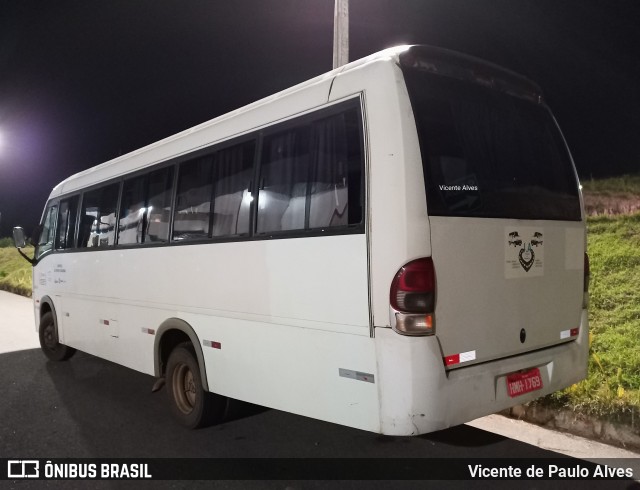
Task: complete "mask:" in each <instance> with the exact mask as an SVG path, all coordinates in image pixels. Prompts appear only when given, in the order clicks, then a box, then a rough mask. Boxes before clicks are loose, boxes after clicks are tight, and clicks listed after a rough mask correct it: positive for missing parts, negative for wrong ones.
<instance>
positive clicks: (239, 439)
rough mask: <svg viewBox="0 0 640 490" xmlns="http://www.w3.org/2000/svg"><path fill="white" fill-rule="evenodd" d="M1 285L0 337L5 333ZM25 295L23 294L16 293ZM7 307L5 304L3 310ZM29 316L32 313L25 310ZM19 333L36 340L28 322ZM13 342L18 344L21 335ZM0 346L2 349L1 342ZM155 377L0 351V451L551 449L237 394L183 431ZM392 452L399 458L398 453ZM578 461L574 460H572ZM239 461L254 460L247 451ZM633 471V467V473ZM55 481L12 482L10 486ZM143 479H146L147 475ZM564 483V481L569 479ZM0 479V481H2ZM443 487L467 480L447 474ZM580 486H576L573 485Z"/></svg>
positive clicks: (213, 454)
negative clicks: (289, 408) (339, 421)
mask: <svg viewBox="0 0 640 490" xmlns="http://www.w3.org/2000/svg"><path fill="white" fill-rule="evenodd" d="M5 299H6V298H5V297H4V293H3V295H2V297H0V343H2V342H3V341H4V340H6V339H8V338H13V337H15V338H18V337H20V335H22V333H21V334H20V335H15V336H14V335H12V334H11V331H12V330H13V327H14V324H13V321H12V322H11V323H8V318H9V317H10V316H9V314H8V311H7V303H6V302H3V300H5ZM22 304H23V305H30V302H28V301H27V303H24V302H23V303H22ZM23 308H24V306H23ZM5 313H6V314H5ZM29 320H30V321H32V320H31V319H29ZM29 332H30V333H28V334H25V335H26V336H25V338H24V339H22V340H24V341H25V342H27V343H29V342H31V343H32V345H31V347H34V345H33V344H34V343H36V344H37V337H36V336H35V332H33V329H30V330H29ZM20 344H21V345H24V344H23V343H22V341H21V342H20ZM0 352H2V350H0ZM152 384H153V378H152V377H150V376H147V375H143V374H140V373H137V372H134V371H131V370H129V369H126V368H123V367H121V366H119V365H116V364H113V363H110V362H107V361H104V360H102V359H98V358H96V357H93V356H90V355H88V354H84V353H81V352H79V353H77V354H76V355H75V356H74V357H73V358H72V359H71V360H70V361H68V362H63V363H54V362H51V361H48V360H46V358H45V357H44V355H43V354H42V353H41V352H40V351H39V349H36V348H26V349H24V350H14V351H9V352H7V351H4V352H3V353H0V386H1V387H2V388H3V389H2V395H1V397H0V457H11V458H65V457H70V458H401V459H402V458H470V459H472V460H475V461H478V462H481V460H482V458H549V457H558V456H559V454H558V453H555V452H553V451H548V450H545V449H541V448H539V447H536V446H534V445H530V444H526V443H523V442H520V441H517V440H514V439H510V438H507V437H503V436H500V435H496V434H494V433H491V432H488V431H485V430H482V429H479V428H476V427H471V426H468V425H462V426H458V427H455V428H452V429H448V430H444V431H440V432H436V433H432V434H427V435H423V436H418V437H388V436H380V435H377V434H373V433H369V432H364V431H361V430H356V429H351V428H347V427H342V426H338V425H335V424H330V423H326V422H321V421H318V420H313V419H309V418H306V417H301V416H297V415H292V414H288V413H285V412H281V411H277V410H268V409H264V408H261V407H257V406H253V405H249V404H241V403H238V404H237V407H236V408H237V414H236V416H235V418H233V419H231V420H229V421H227V422H225V423H223V424H221V425H218V426H214V427H210V428H207V429H202V430H197V431H188V430H185V429H183V428H182V427H179V426H177V425H176V424H175V423H174V422H173V420H172V419H171V417H170V414H169V411H168V409H167V400H166V396H167V394H166V392H165V391H164V390H163V391H161V392H159V393H151V386H152ZM396 461H399V460H396ZM576 462H577V463H580V460H576ZM246 465H247V470H248V471H249V470H250V468H251V465H252V462H251V459H246ZM637 477H638V476H636V478H637ZM44 483H46V484H47V488H50V487H57V485H56V482H22V481H21V482H18V483H11V485H10V488H25V487H26V486H29V487H35V488H39V487H40V485H38V484H44ZM57 483H59V484H60V485H59V486H60V488H62V486H64V488H72V487H77V488H87V487H91V488H119V487H120V486H121V485H122V484H123V482H109V481H103V482H71V483H65V482H57ZM145 483H146V485H145ZM578 483H579V488H582V489H584V488H640V487H634V486H633V485H635V484H634V483H633V482H632V481H624V482H622V481H618V482H615V481H609V482H605V481H600V482H595V481H580V482H562V481H547V482H540V481H538V482H535V481H531V482H518V483H517V488H562V489H566V488H574V487H573V484H578ZM568 484H569V485H568ZM141 485H142V486H143V487H144V486H149V488H159V487H162V488H182V487H184V488H193V487H194V486H202V487H204V486H206V487H207V488H210V487H211V486H214V487H215V488H283V489H285V488H287V489H298V488H424V486H425V484H424V482H406V481H404V482H388V481H369V482H358V481H341V482H337V481H321V482H318V481H267V482H261V481H252V482H246V481H218V482H189V483H184V482H183V483H181V482H168V481H162V482H160V481H155V482H141V483H136V486H137V488H139V487H140V486H141ZM514 485H515V483H514V482H504V481H503V482H496V481H477V482H473V487H474V488H513V487H514ZM0 486H2V483H1V482H0ZM440 486H444V487H446V488H468V487H469V482H452V481H448V482H446V483H445V484H444V485H440ZM576 488H578V486H576Z"/></svg>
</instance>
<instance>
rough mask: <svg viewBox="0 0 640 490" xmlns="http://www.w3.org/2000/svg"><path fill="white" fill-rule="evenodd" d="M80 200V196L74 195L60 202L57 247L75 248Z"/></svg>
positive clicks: (60, 248)
mask: <svg viewBox="0 0 640 490" xmlns="http://www.w3.org/2000/svg"><path fill="white" fill-rule="evenodd" d="M78 200H79V197H78V196H73V197H70V198H69V199H64V200H63V201H61V202H60V210H59V212H58V227H57V228H58V233H57V235H56V248H57V249H59V250H62V249H65V248H75V233H76V222H77V220H78Z"/></svg>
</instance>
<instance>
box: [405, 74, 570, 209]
mask: <svg viewBox="0 0 640 490" xmlns="http://www.w3.org/2000/svg"><path fill="white" fill-rule="evenodd" d="M405 79H406V82H407V87H408V89H409V94H410V97H411V103H412V105H413V112H414V114H415V117H416V125H417V128H418V135H419V138H420V147H421V151H422V156H423V167H424V175H425V182H426V186H427V189H426V190H427V203H428V211H429V214H432V215H440V216H477V217H489V218H518V219H556V220H580V202H579V197H578V187H577V181H576V178H575V174H574V170H573V166H572V164H571V160H570V157H569V154H568V152H567V150H566V148H565V146H564V142H563V140H562V137H561V135H560V133H559V131H558V129H557V127H556V125H555V122H554V121H553V118H552V117H551V115H550V114H549V112H548V110H547V109H546V108H545V107H544V106H543V105H540V104H536V103H534V102H532V101H529V100H525V99H521V98H518V97H515V96H512V95H508V94H506V93H503V92H498V91H497V90H493V89H489V88H485V87H483V86H480V85H477V84H474V83H468V82H462V81H459V80H455V79H453V78H448V77H440V76H437V75H432V74H428V73H425V72H420V71H417V70H411V69H405Z"/></svg>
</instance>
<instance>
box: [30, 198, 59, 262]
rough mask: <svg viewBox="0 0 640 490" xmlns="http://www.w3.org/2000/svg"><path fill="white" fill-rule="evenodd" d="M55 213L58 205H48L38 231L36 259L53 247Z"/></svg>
mask: <svg viewBox="0 0 640 490" xmlns="http://www.w3.org/2000/svg"><path fill="white" fill-rule="evenodd" d="M57 213H58V206H49V208H48V209H47V212H46V213H45V215H44V220H43V221H42V231H41V232H40V238H39V239H38V244H37V249H36V255H35V258H36V259H39V258H40V257H42V256H43V255H44V254H45V253H47V252H49V251H51V250H52V249H53V240H54V237H55V231H56V230H55V228H56V215H57Z"/></svg>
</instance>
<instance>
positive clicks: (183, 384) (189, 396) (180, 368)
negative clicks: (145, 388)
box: [171, 363, 196, 414]
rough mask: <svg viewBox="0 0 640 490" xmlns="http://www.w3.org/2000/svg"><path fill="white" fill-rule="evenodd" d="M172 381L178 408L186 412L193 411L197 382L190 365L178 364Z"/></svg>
mask: <svg viewBox="0 0 640 490" xmlns="http://www.w3.org/2000/svg"><path fill="white" fill-rule="evenodd" d="M171 382H172V388H173V393H174V395H175V401H176V405H177V407H178V409H179V410H180V411H181V412H182V413H184V414H189V413H191V412H192V411H193V407H194V406H195V404H196V383H195V379H194V377H193V372H192V371H191V369H189V366H187V365H186V364H184V363H180V364H178V365H177V366H176V368H175V369H174V371H173V378H172V380H171Z"/></svg>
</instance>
